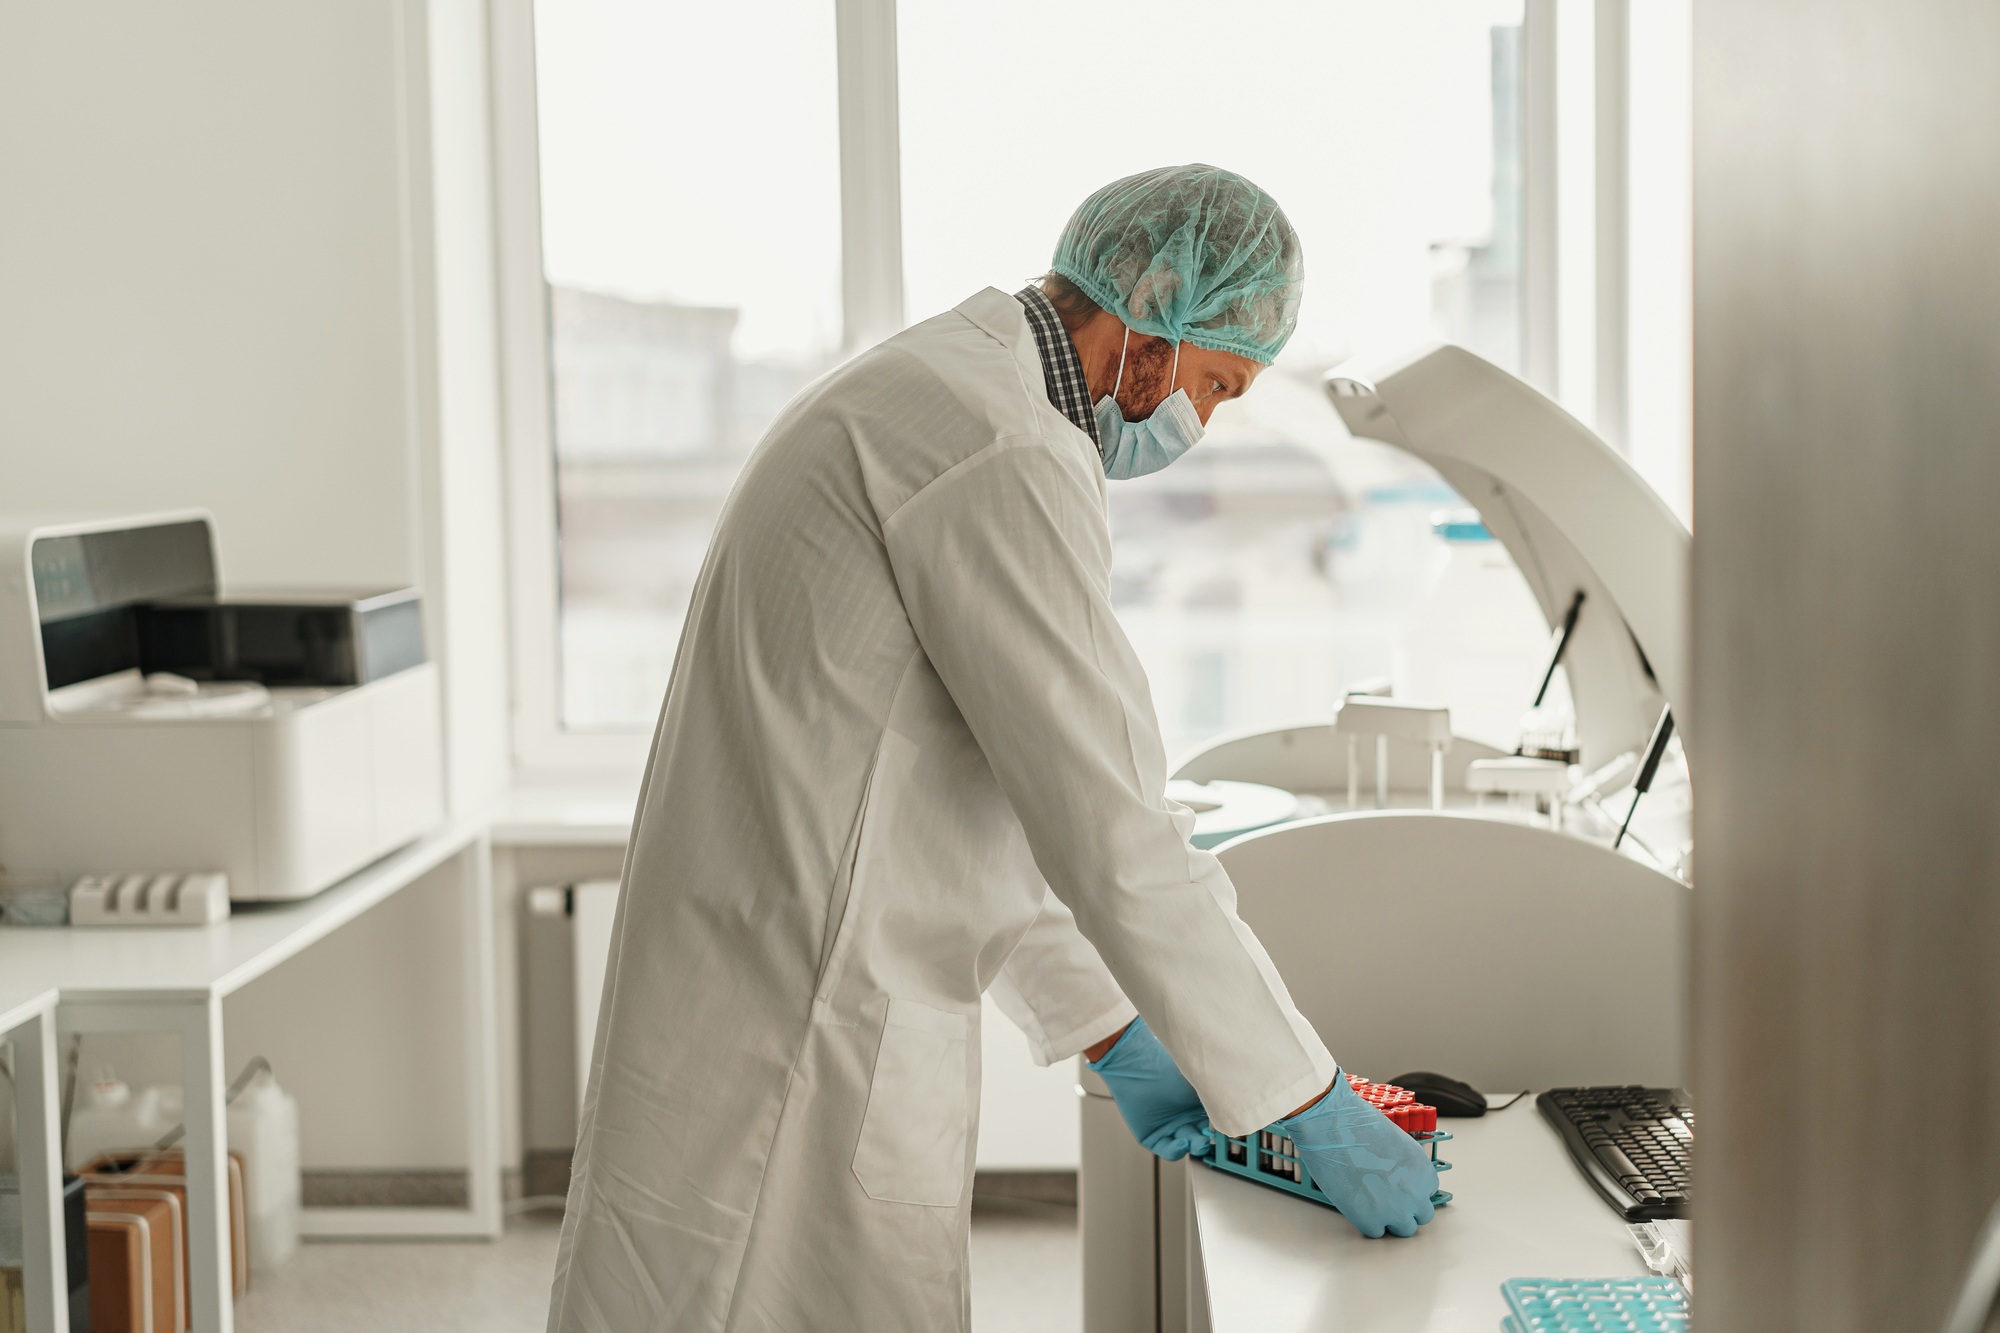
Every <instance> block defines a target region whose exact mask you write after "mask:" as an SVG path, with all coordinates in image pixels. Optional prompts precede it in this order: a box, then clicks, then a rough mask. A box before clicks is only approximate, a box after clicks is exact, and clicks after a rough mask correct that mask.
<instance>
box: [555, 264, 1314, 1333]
mask: <svg viewBox="0 0 2000 1333" xmlns="http://www.w3.org/2000/svg"><path fill="white" fill-rule="evenodd" d="M1044 384H1045V382H1044V380H1043V378H1042V366H1041V358H1040V354H1039V353H1038V351H1037V349H1036V345H1035V340H1034V336H1033V334H1032V332H1031V331H1030V329H1029V327H1028V322H1027V317H1026V314H1025V312H1024V311H1023V310H1022V308H1021V305H1020V303H1019V302H1018V301H1016V300H1015V299H1014V298H1013V297H1012V296H1009V295H1007V294H1006V293H1004V292H1000V291H996V290H992V289H988V290H986V291H984V292H981V293H979V294H978V295H976V296H974V297H972V298H971V299H970V300H968V301H966V302H964V303H963V304H962V305H960V306H959V307H958V308H957V309H956V310H953V311H950V312H947V313H946V314H943V315H940V316H938V317H936V318H935V319H931V320H928V321H926V322H924V323H922V324H919V325H917V326H915V327H913V328H911V329H908V330H905V331H904V332H903V333H901V334H898V335H897V336H896V337H894V338H892V339H890V340H889V341H888V342H887V343H885V344H884V345H883V346H881V347H878V348H876V349H874V350H872V351H869V352H866V353H863V354H862V355H860V356H858V357H856V358H855V359H853V360H851V361H849V362H847V363H846V364H845V365H844V366H842V367H840V368H839V369H837V370H835V371H833V372H831V373H830V374H828V375H827V376H825V377H823V378H822V379H820V380H819V381H817V382H816V383H815V384H814V385H813V386H812V387H811V388H809V389H808V390H807V391H806V393H805V394H804V396H802V397H801V399H800V400H799V401H797V402H795V403H794V404H793V405H792V407H791V408H789V409H788V410H787V411H786V412H785V414H784V415H783V416H782V417H781V418H780V419H779V423H778V425H777V426H776V427H775V428H774V429H773V431H772V433H771V434H769V435H767V436H766V437H765V439H764V441H763V443H762V444H760V445H759V446H758V449H757V451H756V453H755V454H753V455H752V457H751V460H750V462H749V464H748V465H747V466H746V467H745V469H744V472H743V475H742V479H741V480H740V481H739V482H738V483H737V490H736V492H735V494H734V496H733V497H732V499H731V501H730V505H729V508H728V510H727V511H726V512H725V513H724V515H723V518H722V521H721V524H720V525H719V527H718V528H717V531H716V536H715V540H714V543H713V545H712V547H711V550H710V556H709V560H708V563H707V566H706V572H705V573H704V575H703V578H702V583H701V587H700V589H699V590H698V592H697V595H696V597H695V599H694V602H693V604H692V606H691V607H690V609H689V612H688V617H687V628H686V629H685V630H684V631H683V637H682V640H681V648H680V656H679V659H678V662H677V665H676V669H675V674H674V683H673V686H672V688H671V689H670V690H669V691H668V695H667V700H666V705H665V708H664V712H663V716H662V718H661V722H660V730H659V739H658V741H657V743H656V746H655V753H654V757H653V761H652V764H651V767H650V769H649V775H648V778H647V783H646V788H645V791H644V794H643V795H642V796H641V797H640V801H639V807H638V813H637V818H636V819H635V822H634V826H633V834H632V841H631V847H630V851H629V852H628V853H627V856H626V863H625V874H624V879H623V887H622V890H621V891H620V893H619V899H618V906H617V922H616V926H615V929H614V940H613V943H612V947H611V951H610V959H611V961H610V970H609V974H608V978H607V982H606V986H605V990H604V1002H603V1007H602V1009H601V1011H600V1014H599V1018H598V1024H597V1033H596V1040H595V1047H596V1058H595V1059H594V1060H593V1061H592V1065H591V1079H590V1087H589V1090H588V1092H587V1093H586V1100H585V1105H584V1114H583V1123H582V1127H581V1132H580V1133H579V1135H578V1146H577V1152H576V1157H575V1164H574V1167H573V1171H572V1185H571V1192H570V1208H569V1211H568V1213H567V1215H566V1216H565V1218H564V1238H563V1245H562V1249H561V1252H560V1254H561V1257H560V1258H559V1259H558V1267H557V1278H556V1286H555V1293H554V1306H553V1310H552V1313H551V1317H550V1328H551V1329H552V1330H555V1333H573V1331H575V1330H581V1329H586V1328H602V1327H616V1328H627V1327H629V1328H648V1327H675V1328H702V1329H720V1328H722V1327H724V1326H725V1325H729V1326H736V1325H745V1326H749V1325H754V1326H759V1327H770V1328H841V1329H847V1328H857V1329H859V1328H865V1329H870V1330H880V1331H881V1333H893V1331H895V1330H910V1331H911V1333H916V1331H917V1330H923V1333H937V1331H938V1330H951V1329H962V1328H964V1327H965V1322H966V1318H967V1296H968V1291H967V1282H968V1274H967V1271H966V1266H965V1265H966V1248H965V1247H966V1236H967V1227H968V1223H969V1218H970V1208H971V1183H972V1173H973V1169H974V1164H975V1158H974V1153H975V1151H976V1148H975V1143H974V1139H973V1135H972V1128H973V1126H972V1121H973V1117H974V1111H975V1107H976V1105H977V1095H978V1078H979V1071H978V1064H977V1059H978V1055H977V1053H978V1051H979V1049H980V1040H981V1033H980V1031H979V1027H978V1024H979V1021H980V1014H981V1010H982V1001H981V996H982V993H988V994H991V995H992V996H993V998H994V1000H995V1002H996V1003H997V1004H999V1005H1000V1007H1001V1008H1002V1009H1003V1010H1005V1011H1006V1013H1007V1014H1008V1016H1009V1017H1011V1018H1012V1019H1014V1021H1015V1022H1016V1023H1017V1024H1018V1025H1019V1026H1020V1027H1021V1029H1022V1031H1023V1033H1024V1034H1026V1036H1027V1037H1028V1040H1029V1043H1030V1045H1031V1047H1032V1048H1033V1049H1034V1050H1035V1051H1036V1052H1037V1056H1038V1061H1039V1062H1040V1063H1043V1064H1048V1063H1053V1062H1054V1061H1055V1060H1058V1059H1065V1058H1067V1057H1068V1056H1070V1055H1072V1054H1074V1053H1075V1052H1077V1051H1078V1050H1080V1049H1082V1048H1083V1047H1085V1046H1087V1045H1089V1044H1090V1043H1092V1042H1094V1041H1096V1040H1098V1039H1100V1038H1102V1037H1105V1036H1109V1035H1111V1034H1112V1033H1114V1032H1116V1031H1118V1030H1119V1029H1120V1028H1121V1027H1122V1026H1123V1025H1124V1024H1125V1023H1127V1022H1128V1021H1129V1020H1130V1019H1131V1018H1132V1016H1133V1013H1134V1003H1135V1002H1136V1003H1137V1004H1140V1005H1143V1006H1144V1007H1145V1009H1146V1012H1147V1017H1148V1021H1149V1023H1152V1025H1153V1026H1155V1027H1156V1028H1157V1029H1158V1031H1159V1033H1160V1036H1161V1039H1162V1040H1163V1041H1166V1042H1169V1043H1171V1044H1172V1045H1173V1046H1174V1047H1175V1048H1177V1049H1179V1050H1182V1051H1186V1052H1189V1053H1190V1058H1189V1060H1188V1064H1187V1073H1188V1075H1189V1077H1190V1079H1191V1081H1192V1082H1193V1083H1194V1084H1195V1086H1196V1087H1198V1088H1202V1089H1203V1090H1204V1093H1205V1094H1208V1093H1210V1092H1212V1100H1210V1101H1209V1103H1208V1109H1209V1111H1210V1112H1211V1114H1212V1115H1213V1116H1214V1119H1215V1121H1216V1123H1217V1124H1219V1125H1222V1126H1223V1127H1224V1128H1226V1129H1227V1128H1232V1127H1233V1128H1234V1129H1236V1130H1237V1131H1238V1132H1241V1131H1243V1130H1245V1129H1254V1128H1257V1127H1258V1126H1261V1125H1262V1124H1264V1123H1266V1122H1267V1121H1268V1120H1270V1119H1274V1118H1276V1117H1277V1116H1280V1115H1283V1114H1284V1113H1285V1112H1287V1111H1289V1110H1291V1109H1293V1108H1294V1107H1296V1106H1299V1105H1300V1104H1302V1103H1304V1102H1305V1101H1307V1100H1309V1099H1310V1098H1311V1097H1312V1096H1313V1095H1314V1094H1316V1093H1317V1092H1319V1091H1320V1090H1322V1089H1324V1088H1325V1087H1326V1085H1327V1083H1328V1081H1329V1080H1330V1079H1331V1078H1332V1076H1333V1065H1332V1062H1331V1061H1330V1060H1329V1059H1327V1058H1326V1053H1325V1051H1324V1048H1323V1047H1321V1045H1320V1043H1319V1041H1318V1040H1317V1038H1316V1037H1314V1036H1313V1034H1312V1033H1311V1032H1310V1031H1309V1030H1307V1029H1306V1027H1305V1024H1304V1022H1303V1020H1300V1019H1298V1018H1297V1017H1296V1012H1295V1010H1294V1009H1293V1007H1292V1005H1291V1004H1290V1002H1289V1001H1288V1000H1287V999H1286V997H1285V994H1284V990H1283V987H1282V986H1281V985H1280V984H1279V983H1278V982H1277V979H1276V977H1275V975H1274V974H1273V973H1271V972H1269V971H1268V970H1267V968H1266V966H1265V963H1264V959H1265V957H1266V954H1265V952H1264V950H1263V949H1262V948H1261V947H1260V946H1259V945H1258V944H1257V942H1256V941H1255V940H1254V939H1253V938H1252V937H1251V936H1250V935H1249V933H1248V932H1247V931H1245V930H1243V929H1242V927H1241V925H1240V923H1239V922H1238V921H1237V919H1236V915H1235V911H1234V908H1233V903H1232V895H1231V894H1230V891H1229V885H1228V883H1227V880H1226V878H1225V877H1224V876H1223V874H1222V871H1221V868H1220V865H1219V864H1218V863H1217V862H1216V860H1215V858H1214V857H1212V856H1211V855H1209V854H1208V853H1207V852H1204V851H1200V850H1198V849H1195V848H1191V847H1190V846H1189V845H1188V841H1187V839H1188V836H1189V835H1190V834H1191V833H1192V832H1193V826H1194V819H1193V817H1192V816H1191V815H1190V814H1189V812H1188V811H1186V810H1185V809H1183V808H1178V807H1175V806H1172V805H1170V804H1168V803H1166V802H1164V801H1162V800H1161V799H1160V798H1161V793H1162V791H1163V789H1164V787H1165V785H1166V780H1167V771H1166V770H1167V765H1166V756H1165V754H1164V753H1163V751H1162V747H1161V741H1160V737H1159V729H1158V726H1157V724H1156V722H1155V720H1154V718H1153V715H1152V709H1151V705H1150V702H1149V699H1148V691H1147V689H1146V683H1145V676H1144V672H1143V670H1142V668H1141V667H1140V664H1139V661H1138V657H1137V655H1136V654H1135V653H1134V652H1133V650H1132V647H1131V644H1130V643H1129V641H1128V640H1127V639H1126V637H1125V634H1124V633H1123V631H1122V630H1121V628H1120V627H1119V624H1118V621H1117V619H1116V617H1115V615H1114V614H1113V611H1112V606H1111V599H1110V595H1109V588H1110V565H1111V540H1110V531H1109V528H1108V523H1107V518H1106V513H1105V508H1104V503H1105V500H1104V496H1105V490H1104V487H1105V478H1104V469H1103V464H1102V460H1101V458H1100V457H1099V455H1098V452H1097V450H1096V448H1095V447H1093V445H1092V444H1091V442H1090V439H1089V437H1088V436H1086V435H1085V434H1084V433H1083V432H1082V431H1080V430H1078V429H1077V428H1076V427H1075V426H1074V425H1073V424H1071V423H1070V422H1069V421H1068V420H1067V419H1066V418H1065V417H1063V416H1062V415H1061V414H1060V413H1059V412H1057V411H1056V409H1055V408H1054V407H1053V406H1052V405H1051V404H1050V402H1049V400H1048V398H1047V395H1046V393H1045V390H1044ZM1044 875H1046V876H1047V879H1046V880H1044V878H1043V876H1044ZM1114 973H1115V979H1114ZM1128 993H1129V995H1130V997H1131V998H1130V999H1128V998H1127V994H1128ZM1156 1015H1157V1017H1156Z"/></svg>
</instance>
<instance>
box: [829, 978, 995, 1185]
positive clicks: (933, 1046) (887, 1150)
mask: <svg viewBox="0 0 2000 1333" xmlns="http://www.w3.org/2000/svg"><path fill="white" fill-rule="evenodd" d="M968 1058H969V1056H968V1051H967V1023H966V1017H965V1015H964V1014H948V1013H945V1012H943V1011H942V1010H938V1009H932V1008H930V1007H929V1006H927V1005H921V1004H913V1003H911V1002H910V1001H908V1000H898V999H894V998H891V999H890V1001H889V1015H888V1019H887V1021H885V1022H884V1023H883V1025H882V1044H881V1045H880V1046H879V1047H878V1048H877V1049H876V1052H875V1077H874V1080H873V1081H872V1082H871V1083H870V1084H869V1087H868V1112H867V1114H866V1115H865V1116H864V1117H863V1118H862V1121H861V1141H860V1143H858V1144H857V1145H855V1149H854V1178H855V1179H856V1180H858V1181H860V1182H861V1188H862V1189H863V1190H865V1191H867V1194H868V1197H869V1198H871V1199H879V1200H881V1201H882V1202H884V1203H915V1204H924V1205H927V1206H929V1207H934V1208H955V1207H957V1206H958V1200H959V1196H960V1195H961V1194H962V1193H963V1192H964V1190H965V1145H966V1131H967V1129H968V1125H967V1121H968V1120H969V1119H970V1112H971V1107H970V1106H969V1105H968V1103H967V1096H966V1088H967V1083H968V1081H969V1078H968V1075H969V1066H968V1065H967V1063H966V1061H967V1059H968Z"/></svg>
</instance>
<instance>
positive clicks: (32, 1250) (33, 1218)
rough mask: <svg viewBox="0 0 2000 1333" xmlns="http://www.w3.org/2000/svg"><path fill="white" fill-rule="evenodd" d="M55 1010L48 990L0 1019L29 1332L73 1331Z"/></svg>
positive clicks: (65, 1332) (51, 995) (53, 997)
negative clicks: (9, 1072) (7, 1047)
mask: <svg viewBox="0 0 2000 1333" xmlns="http://www.w3.org/2000/svg"><path fill="white" fill-rule="evenodd" d="M55 1008H56V996H55V992H53V991H51V992H49V993H48V994H46V995H43V996H41V997H39V998H38V999H37V1000H36V1001H35V1002H34V1003H32V1004H29V1005H27V1006H24V1007H23V1008H22V1009H21V1010H15V1011H10V1012H9V1013H8V1015H7V1016H6V1017H5V1018H4V1019H0V1041H7V1042H9V1043H11V1044H12V1046H13V1048H14V1065H13V1070H14V1106H15V1116H14V1123H15V1126H16V1128H17V1139H16V1142H15V1145H14V1156H15V1160H16V1169H17V1170H18V1171H19V1172H20V1178H21V1224H22V1225H21V1250H22V1253H21V1267H22V1278H23V1283H24V1285H25V1287H26V1291H25V1292H24V1293H23V1295H24V1296H25V1297H26V1302H25V1303H26V1306H27V1310H26V1314H27V1319H28V1333H69V1260H68V1252H67V1251H68V1243H67V1236H66V1233H65V1230H64V1218H63V1190H62V1143H61V1137H62V1134H61V1128H60V1126H61V1120H60V1113H59V1111H58V1109H57V1105H56V1083H57V1079H56V1020H55Z"/></svg>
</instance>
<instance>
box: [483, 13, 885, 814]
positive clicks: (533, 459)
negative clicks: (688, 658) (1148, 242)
mask: <svg viewBox="0 0 2000 1333" xmlns="http://www.w3.org/2000/svg"><path fill="white" fill-rule="evenodd" d="M833 3H834V9H835V18H834V30H835V41H836V48H837V49H836V51H835V53H834V55H835V59H836V62H837V68H838V88H839V93H838V96H839V107H840V126H839V143H840V194H841V201H840V217H841V247H840V248H841V323H842V329H841V344H842V347H843V348H844V349H845V350H847V351H848V352H850V353H851V352H853V351H855V350H858V349H860V348H863V347H867V346H870V345H872V344H873V343H875V342H877V341H879V340H881V339H882V338H885V337H887V336H889V335H890V334H892V333H894V332H896V331H897V330H898V329H900V328H901V327H902V326H903V259H902V192H901V174H900V162H899V159H898V122H897V116H898V109H897V100H896V5H895V0H833ZM492 5H493V11H492V13H493V21H492V62H493V108H492V117H493V126H494V133H493V154H494V164H493V167H494V170H493V178H494V203H495V211H496V214H497V217H496V219H495V221H496V227H495V230H496V232H497V237H498V247H497V251H498V254H497V263H498V268H499V272H498V274H497V275H496V287H497V289H498V292H499V298H500V299H499V305H500V311H499V314H500V328H499V341H500V366H501V373H502V402H501V406H502V414H503V429H504V433H505V449H506V479H507V499H506V504H507V548H508V570H507V578H508V587H509V602H510V604H511V610H512V615H511V624H510V648H511V655H512V658H513V662H512V673H511V678H512V695H513V697H512V701H511V716H512V721H513V732H514V734H513V754H514V764H515V768H516V775H517V777H521V778H525V779H526V780H529V781H533V780H534V779H536V778H537V777H549V778H554V779H575V778H585V779H588V778H592V777H603V778H608V779H611V780H613V781H624V782H630V781H634V780H636V778H637V776H638V774H639V772H640V770H641V769H642V768H643V767H644V765H645V761H646V753H647V750H648V748H649V746H650V744H651V740H652V732H651V728H639V727H635V728H633V729H631V730H629V731H581V730H571V729H569V728H567V727H565V726H564V725H563V719H562V690H561V684H562V660H561V655H562V641H561V622H562V572H561V563H560V562H561V550H560V546H559V542H560V532H559V530H558V527H557V518H556V487H557V478H556V451H555V425H554V415H553V402H552V399H551V391H550V383H549V295H548V283H547V280H546V277H545V274H544V269H543V264H542V212H541V145H540V136H539V128H538V125H537V110H536V85H535V14H534V0H492Z"/></svg>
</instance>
